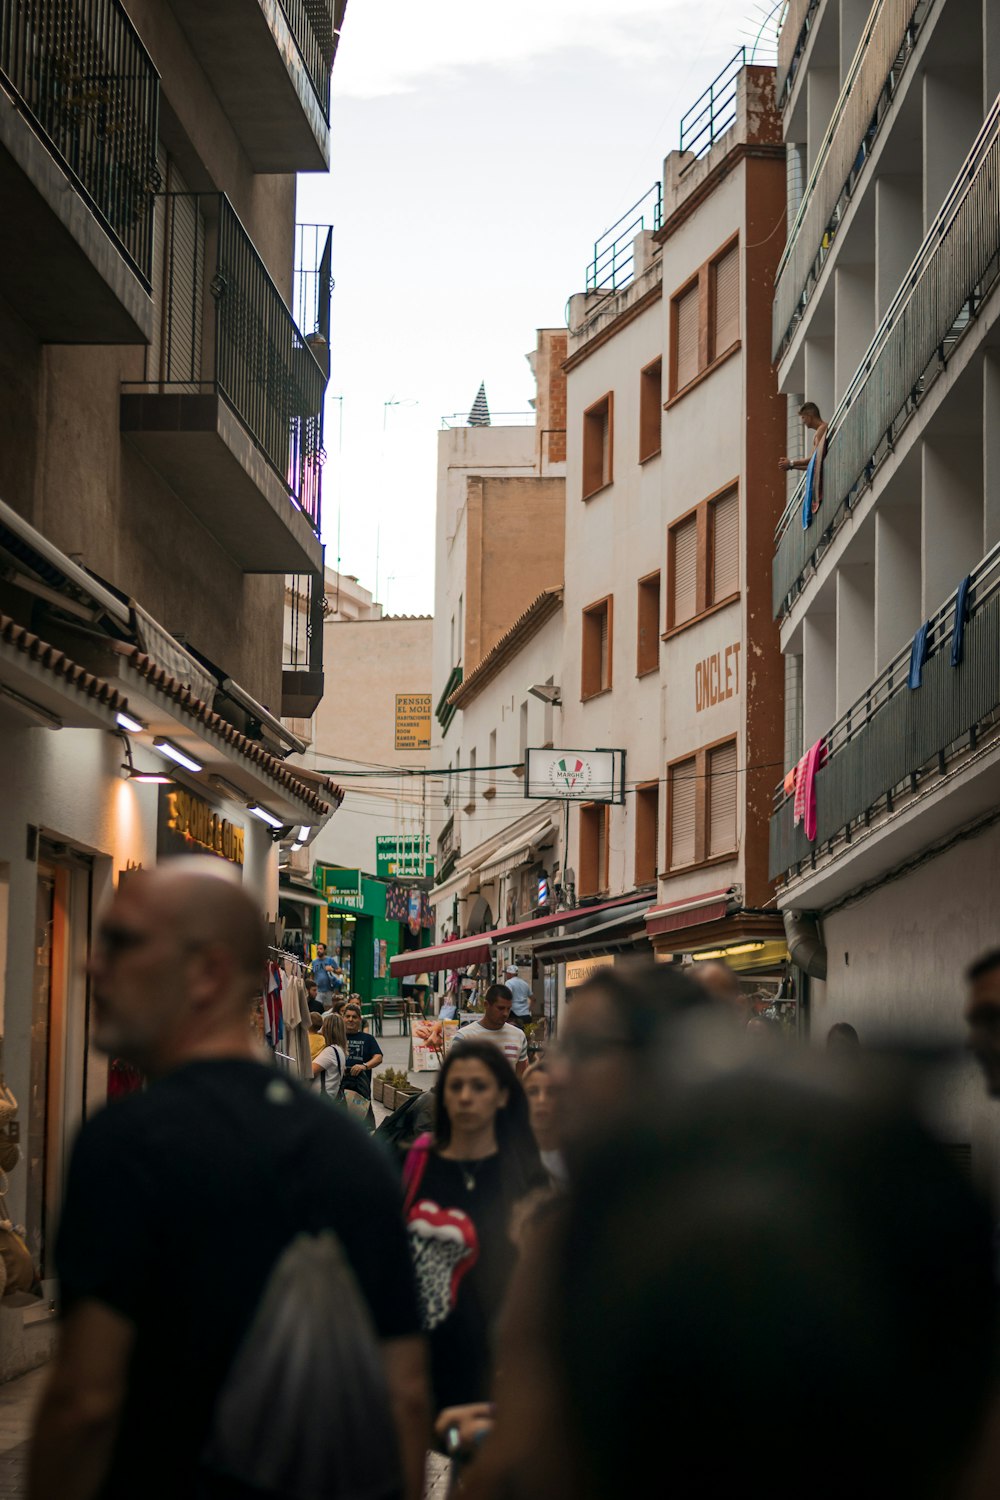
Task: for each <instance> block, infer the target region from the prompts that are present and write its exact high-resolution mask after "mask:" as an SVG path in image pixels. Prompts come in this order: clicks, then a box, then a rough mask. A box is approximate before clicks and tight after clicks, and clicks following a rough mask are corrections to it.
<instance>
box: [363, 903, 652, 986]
mask: <svg viewBox="0 0 1000 1500" xmlns="http://www.w3.org/2000/svg"><path fill="white" fill-rule="evenodd" d="M634 905H635V898H634V897H632V896H623V897H622V898H621V899H620V900H618V901H602V902H599V903H598V904H597V905H596V906H578V907H574V909H573V910H572V911H557V912H553V913H551V914H550V915H549V916H547V917H533V918H532V919H531V921H529V922H518V923H516V924H515V925H514V926H513V927H497V928H495V929H494V930H493V931H492V932H480V933H476V934H474V935H473V936H471V937H467V938H459V939H458V940H457V941H455V942H452V943H439V944H438V945H437V946H436V947H434V948H418V949H414V950H413V951H412V952H410V953H397V954H396V956H395V958H391V959H390V960H389V973H390V974H391V975H392V977H393V978H394V979H402V978H404V977H405V976H406V975H407V974H430V973H433V972H434V971H435V970H440V969H461V968H464V967H465V966H466V965H467V964H484V963H486V961H487V960H488V959H489V957H490V955H491V953H492V952H493V951H494V949H496V948H499V947H500V946H501V945H504V944H508V943H517V942H520V941H521V939H522V938H527V937H533V936H534V935H535V934H536V933H540V932H545V931H546V930H547V929H551V928H555V927H573V926H582V925H583V924H584V923H586V922H588V921H589V920H590V918H591V917H593V916H596V914H597V913H598V912H602V911H612V910H614V909H615V908H616V907H621V906H634Z"/></svg>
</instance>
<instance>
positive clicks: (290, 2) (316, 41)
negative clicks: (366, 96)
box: [278, 0, 344, 119]
mask: <svg viewBox="0 0 1000 1500" xmlns="http://www.w3.org/2000/svg"><path fill="white" fill-rule="evenodd" d="M278 3H279V5H280V6H281V9H282V12H283V13H284V17H285V20H286V21H287V22H288V29H289V31H290V32H291V33H292V36H293V37H294V39H295V45H296V47H297V48H298V50H299V56H300V57H301V58H302V63H303V66H304V67H305V70H306V72H307V73H308V74H309V82H310V83H311V84H312V86H313V89H314V90H315V93H316V98H317V99H318V100H319V102H320V104H321V105H322V107H323V114H324V116H325V117H326V118H327V119H329V118H330V74H331V73H332V71H333V59H334V54H335V53H336V51H337V41H338V34H339V31H340V25H341V22H342V20H343V10H344V7H343V5H341V6H338V7H337V11H338V14H337V15H336V16H335V14H334V0H278Z"/></svg>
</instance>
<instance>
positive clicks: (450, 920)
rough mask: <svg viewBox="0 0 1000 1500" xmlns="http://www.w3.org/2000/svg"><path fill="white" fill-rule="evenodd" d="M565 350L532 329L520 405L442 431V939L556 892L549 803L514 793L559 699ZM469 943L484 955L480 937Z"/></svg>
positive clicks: (437, 688) (527, 910) (436, 753)
mask: <svg viewBox="0 0 1000 1500" xmlns="http://www.w3.org/2000/svg"><path fill="white" fill-rule="evenodd" d="M565 354H566V332H565V330H559V329H541V330H540V331H539V334H538V343H537V346H536V348H535V350H534V351H533V352H532V354H530V355H529V356H528V360H529V364H530V365H531V368H532V372H533V375H534V379H535V385H536V392H537V394H536V398H535V400H534V403H533V407H532V410H530V411H528V412H524V413H515V414H501V415H495V416H494V417H493V419H492V420H490V421H489V422H486V423H484V422H482V421H481V420H477V421H476V422H475V423H471V422H470V424H469V425H451V419H449V420H448V421H447V422H446V424H445V426H444V428H443V430H442V432H441V433H440V436H439V443H438V486H437V539H436V571H435V608H434V643H433V687H432V699H433V705H434V723H433V755H432V761H433V763H434V764H435V765H436V766H438V767H441V768H442V769H443V770H444V773H445V774H444V776H443V778H442V780H441V782H440V783H438V784H437V786H436V788H435V795H434V798H433V812H434V820H435V821H434V834H435V840H434V849H435V854H436V873H435V886H434V891H433V893H432V901H433V905H434V910H435V918H436V931H437V935H438V938H439V939H451V938H455V937H458V936H459V935H463V936H465V935H469V934H477V935H478V934H486V933H491V932H493V931H494V929H498V928H501V927H503V926H505V925H508V926H509V925H512V924H515V923H517V922H519V921H520V920H521V919H522V918H530V917H531V915H532V912H533V911H534V910H535V909H536V908H538V907H539V906H540V905H541V904H544V902H543V901H542V900H540V898H539V881H540V880H549V881H551V883H552V885H553V886H554V884H555V882H556V880H557V877H558V874H559V862H560V836H559V826H557V825H558V820H557V818H556V812H557V811H558V809H557V808H556V807H555V806H554V805H553V804H550V803H549V802H548V801H547V800H543V801H541V802H534V801H531V802H529V801H528V800H527V799H526V798H525V796H524V782H523V764H524V753H525V749H526V748H527V747H528V746H529V745H541V744H544V743H546V742H548V743H550V744H551V743H552V742H553V738H554V735H555V728H554V725H555V723H556V719H557V715H558V696H559V695H558V692H557V691H554V692H549V691H548V688H551V687H552V685H553V684H555V683H557V682H558V677H559V661H560V655H561V648H562V631H561V618H560V611H561V598H562V586H563V546H564V527H565V514H564V494H565V477H564V476H565V472H566V463H565V453H566V449H565V441H566V435H565V376H564V374H563V370H562V364H563V360H564V358H565ZM474 415H476V416H478V414H477V413H474ZM533 687H539V688H541V689H542V696H539V695H537V694H533V693H532V692H531V689H532V688H533ZM543 896H544V887H543ZM473 946H476V945H473ZM479 949H482V951H483V955H488V951H489V949H490V939H488V938H487V939H484V940H483V941H481V942H480V943H479V944H478V948H477V952H478V950H479ZM470 953H471V949H470ZM449 960H450V962H449ZM468 961H469V962H473V961H478V959H477V958H474V957H470V958H469V960H468ZM427 963H428V966H429V969H433V968H434V967H435V966H437V967H440V968H447V967H456V966H457V965H458V963H459V958H458V957H456V956H455V954H454V953H453V952H452V950H451V949H450V950H449V955H448V956H447V958H446V957H445V956H440V957H439V956H436V955H435V954H434V953H433V952H432V953H431V954H430V956H429V958H428V959H427ZM394 972H398V973H399V974H400V975H402V974H404V973H406V972H407V970H406V968H405V965H404V966H402V967H401V966H400V965H396V966H394Z"/></svg>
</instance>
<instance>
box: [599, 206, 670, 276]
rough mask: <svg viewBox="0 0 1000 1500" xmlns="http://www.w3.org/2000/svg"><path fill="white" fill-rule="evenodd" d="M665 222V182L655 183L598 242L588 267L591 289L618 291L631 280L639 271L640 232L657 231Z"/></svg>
mask: <svg viewBox="0 0 1000 1500" xmlns="http://www.w3.org/2000/svg"><path fill="white" fill-rule="evenodd" d="M662 223H663V184H662V183H661V182H654V183H653V186H652V187H651V188H650V189H649V191H648V192H647V193H643V195H642V197H641V198H640V199H639V201H638V203H633V205H632V207H631V208H630V209H628V211H627V212H626V213H623V214H622V216H621V218H620V219H616V220H615V222H614V223H613V224H612V225H611V228H610V229H606V230H605V231H604V233H603V234H602V235H601V236H600V238H599V239H597V240H595V241H594V254H593V256H592V258H591V261H590V264H589V266H588V267H587V281H586V287H587V291H588V292H615V291H617V290H618V289H619V288H620V287H623V286H625V285H626V283H627V282H629V281H631V280H632V276H633V274H634V272H635V248H634V243H633V242H634V240H635V237H636V235H637V234H640V233H641V232H642V230H644V229H652V230H654V231H655V230H657V229H659V228H660V226H661V225H662Z"/></svg>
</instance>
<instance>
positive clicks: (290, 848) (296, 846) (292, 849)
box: [288, 844, 302, 854]
mask: <svg viewBox="0 0 1000 1500" xmlns="http://www.w3.org/2000/svg"><path fill="white" fill-rule="evenodd" d="M301 848H302V845H301V844H289V846H288V852H289V854H298V852H299V850H300V849H301Z"/></svg>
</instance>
